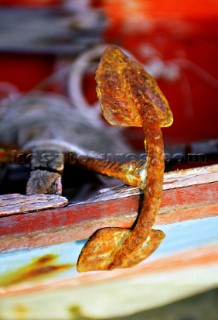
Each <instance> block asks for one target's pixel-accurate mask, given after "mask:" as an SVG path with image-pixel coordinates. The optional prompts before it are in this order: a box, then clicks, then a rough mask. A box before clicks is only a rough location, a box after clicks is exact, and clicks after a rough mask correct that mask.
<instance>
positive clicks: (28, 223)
mask: <svg viewBox="0 0 218 320" xmlns="http://www.w3.org/2000/svg"><path fill="white" fill-rule="evenodd" d="M214 167H216V168H217V166H211V167H210V168H209V170H210V172H212V171H213V170H214ZM216 168H215V169H216ZM205 170H206V169H205ZM205 170H204V173H203V174H202V177H203V178H202V180H201V181H203V183H204V182H205V179H207V181H208V179H210V181H213V180H214V179H216V172H215V178H214V175H213V174H212V173H211V175H209V178H207V177H205V175H206V173H205ZM186 172H188V173H189V176H193V175H191V174H190V170H189V171H188V170H186ZM194 172H196V170H194ZM177 174H178V173H177ZM195 175H196V173H195ZM183 176H184V180H183V183H187V184H191V183H192V181H194V178H190V180H189V179H187V180H186V179H185V177H186V175H183ZM175 177H176V173H175V175H174V177H173V179H174V178H175ZM177 178H178V177H177ZM174 180H175V179H174ZM201 181H200V182H201ZM175 184H176V182H174V185H175ZM106 194H107V196H106ZM139 198H140V193H139V190H138V189H137V188H129V187H123V188H121V189H113V190H110V192H108V193H107V192H104V193H101V194H100V195H99V197H96V198H95V199H93V200H90V201H87V202H83V203H78V204H74V205H69V206H67V207H64V208H60V209H58V208H56V209H50V210H43V211H40V212H30V213H28V214H16V215H14V216H13V215H12V216H8V217H2V218H1V219H0V235H1V241H0V250H1V252H5V251H8V250H19V248H33V247H38V246H46V245H50V244H55V243H63V242H69V241H73V240H81V239H86V238H88V237H89V236H90V235H92V234H93V233H94V232H95V231H96V230H98V229H99V228H103V227H108V226H120V227H130V226H131V225H132V224H133V223H134V221H135V218H136V216H137V212H138V207H139ZM217 215H218V182H215V181H214V182H211V183H204V184H198V185H189V186H187V187H185V186H183V187H179V188H174V189H168V190H164V192H163V197H162V204H161V208H160V212H159V215H158V217H157V220H156V225H160V224H169V223H174V222H179V221H185V220H193V219H201V218H205V217H212V216H217Z"/></svg>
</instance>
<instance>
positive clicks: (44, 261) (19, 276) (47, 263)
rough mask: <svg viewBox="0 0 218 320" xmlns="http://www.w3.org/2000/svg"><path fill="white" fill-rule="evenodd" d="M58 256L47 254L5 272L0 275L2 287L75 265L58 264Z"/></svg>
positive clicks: (64, 269)
mask: <svg viewBox="0 0 218 320" xmlns="http://www.w3.org/2000/svg"><path fill="white" fill-rule="evenodd" d="M57 258H58V256H57V255H54V254H46V255H44V256H41V257H39V258H36V259H33V260H32V261H31V262H30V263H28V264H27V265H24V266H22V267H20V268H18V269H16V270H13V271H9V272H6V273H4V274H3V275H1V276H0V287H7V286H12V285H16V284H19V283H23V282H27V281H37V280H39V279H41V278H44V277H45V278H48V277H49V276H51V275H53V274H55V273H58V272H62V271H66V270H68V269H70V268H72V267H74V265H73V264H58V263H57V261H56V260H57Z"/></svg>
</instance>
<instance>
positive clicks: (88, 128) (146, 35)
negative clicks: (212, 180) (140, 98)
mask: <svg viewBox="0 0 218 320" xmlns="http://www.w3.org/2000/svg"><path fill="white" fill-rule="evenodd" d="M217 26H218V1H217V0H183V1H176V0H164V1H162V0H128V1H125V0H119V1H116V0H65V1H64V0H59V1H58V0H0V159H1V161H2V162H3V158H1V150H3V151H4V150H12V149H16V148H21V149H23V148H25V146H26V144H27V143H28V142H31V141H32V139H34V138H35V137H39V138H40V139H42V140H43V139H45V138H46V139H47V138H51V139H53V138H56V139H59V141H60V144H61V143H63V142H67V143H70V144H76V145H78V146H79V147H83V148H85V149H89V150H94V151H99V152H112V153H116V152H118V153H120V152H124V153H127V152H135V153H136V154H141V153H142V152H144V145H143V132H142V131H141V130H140V129H136V128H130V129H129V128H128V129H122V130H121V129H120V130H119V129H117V128H116V129H112V128H110V126H108V125H107V124H106V123H105V122H104V120H103V118H102V117H101V114H100V109H99V105H98V102H97V97H96V92H95V87H96V83H95V70H96V68H97V66H98V63H99V59H100V57H101V54H102V52H103V51H104V49H105V48H106V47H107V45H108V44H115V45H118V46H120V47H122V48H124V49H125V50H126V51H127V52H129V54H132V55H133V56H134V57H135V58H136V59H137V60H138V61H139V62H140V63H141V64H143V65H144V67H145V68H146V70H147V71H148V72H149V73H150V74H151V75H152V76H153V77H154V78H155V79H156V80H157V82H158V84H159V86H160V88H161V89H162V91H163V92H164V94H165V95H166V97H167V99H168V101H169V104H170V106H171V109H172V111H173V114H174V124H173V125H172V126H171V127H170V128H165V129H163V134H164V142H165V148H166V153H167V154H168V159H166V170H174V169H177V168H189V167H193V166H200V165H208V164H213V163H217V160H218V140H217V138H218V125H217V119H218V59H217V57H218V27H217ZM190 154H195V155H196V157H192V158H190V157H188V155H190ZM190 159H192V160H191V161H190ZM21 168H22V170H21ZM28 174H29V164H26V163H23V164H22V167H21V164H16V163H14V164H12V165H11V164H10V165H5V163H4V165H2V164H0V193H9V192H21V193H25V186H26V181H27V177H28ZM72 177H73V178H72ZM83 179H84V180H83ZM104 183H105V181H102V180H99V179H98V177H96V176H94V175H93V174H92V173H89V174H87V172H86V173H85V174H84V172H83V174H82V172H81V171H78V168H76V169H73V168H72V166H69V167H68V166H67V165H66V167H65V174H64V177H63V186H64V195H66V196H67V197H68V198H69V199H71V198H73V200H74V201H75V200H76V201H78V200H81V199H84V198H87V197H90V195H92V192H93V190H92V189H93V185H97V187H98V188H100V187H102V186H103V185H104ZM107 183H108V182H107ZM85 184H86V185H87V184H88V185H89V187H88V188H87V187H85V188H84V192H81V191H79V192H78V190H82V188H83V187H84V185H85ZM109 184H110V183H109ZM20 310H21V311H20ZM18 311H19V312H20V313H19V312H18V313H19V315H18V318H19V319H22V306H21V309H19V310H18ZM70 312H71V317H72V319H91V317H90V318H89V317H85V316H83V315H82V314H81V312H80V310H79V309H78V308H77V307H74V308H72V310H70ZM216 315H217V290H215V289H214V290H211V291H210V292H206V293H202V294H199V295H198V296H195V297H192V298H188V299H185V300H182V301H180V302H174V303H173V302H172V304H169V305H167V306H163V307H160V308H156V309H153V310H150V311H149V310H148V311H145V312H138V313H136V314H135V315H132V316H123V317H119V319H123V320H124V319H126V320H127V319H129V320H130V319H147V318H148V319H152V320H155V319H162V320H163V319H164V320H165V319H172V320H201V319H202V320H203V319H205V318H206V319H207V320H215V319H216ZM69 317H70V316H69ZM114 319H115V318H114ZM116 319H118V318H116Z"/></svg>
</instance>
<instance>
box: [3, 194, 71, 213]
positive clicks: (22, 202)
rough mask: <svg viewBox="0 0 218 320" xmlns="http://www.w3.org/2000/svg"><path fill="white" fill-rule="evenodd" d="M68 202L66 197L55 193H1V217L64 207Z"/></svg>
mask: <svg viewBox="0 0 218 320" xmlns="http://www.w3.org/2000/svg"><path fill="white" fill-rule="evenodd" d="M67 204H68V200H67V199H66V198H65V197H61V196H58V195H53V194H34V195H29V196H25V195H22V194H17V193H13V194H4V195H0V217H1V216H9V215H12V214H18V213H21V212H22V213H27V212H31V211H39V210H45V209H51V208H58V207H63V206H66V205H67Z"/></svg>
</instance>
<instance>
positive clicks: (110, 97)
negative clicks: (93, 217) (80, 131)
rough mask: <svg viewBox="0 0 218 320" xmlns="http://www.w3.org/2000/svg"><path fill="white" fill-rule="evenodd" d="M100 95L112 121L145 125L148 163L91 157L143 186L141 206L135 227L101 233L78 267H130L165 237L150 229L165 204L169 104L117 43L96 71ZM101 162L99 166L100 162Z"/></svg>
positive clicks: (90, 243)
mask: <svg viewBox="0 0 218 320" xmlns="http://www.w3.org/2000/svg"><path fill="white" fill-rule="evenodd" d="M96 81H97V94H98V97H99V100H100V104H101V109H102V113H103V115H104V117H105V119H106V120H107V121H108V122H109V123H110V124H112V125H119V126H137V127H143V130H144V136H145V140H144V144H145V149H146V152H147V159H146V163H145V164H144V165H143V166H142V164H137V163H135V162H133V163H131V162H129V163H126V164H125V165H124V167H123V166H122V165H121V166H120V165H117V164H114V163H103V165H102V166H99V162H100V160H99V161H93V162H92V161H91V160H89V161H87V165H88V166H90V167H92V169H94V167H95V166H96V171H98V172H101V173H103V174H107V175H112V176H114V175H115V176H116V177H119V178H121V179H123V180H124V181H125V182H127V183H129V184H130V185H134V186H135V185H137V186H139V187H140V188H143V189H145V192H144V200H143V204H142V208H141V210H140V212H139V215H138V218H137V221H136V223H135V225H134V226H133V228H131V229H123V228H105V229H101V230H99V231H97V232H96V233H95V234H94V235H93V236H92V237H91V239H90V240H89V241H88V242H87V244H86V245H85V247H84V248H83V250H82V252H81V254H80V257H79V259H78V265H77V267H78V270H79V271H90V270H110V269H114V268H125V267H131V266H133V265H135V264H137V263H139V262H140V261H141V260H143V259H145V258H146V257H148V256H149V255H150V254H151V253H152V252H153V251H154V250H155V249H156V248H157V247H158V246H159V244H160V242H161V241H162V240H163V238H164V233H163V232H162V231H160V230H152V229H151V228H152V226H153V224H154V222H155V218H156V216H157V213H158V209H159V206H160V203H161V195H162V185H163V173H164V146H163V139H162V133H161V127H164V126H170V125H171V124H172V122H173V116H172V112H171V110H170V108H169V105H168V102H167V100H166V98H165V97H164V95H163V94H162V92H161V91H160V89H159V87H158V85H157V83H156V81H155V80H154V79H153V78H152V77H151V76H150V75H149V74H148V73H147V72H146V71H145V70H144V69H143V67H141V66H140V65H139V64H138V63H136V62H135V61H133V60H131V59H130V58H129V57H127V56H126V55H125V54H124V53H123V52H122V51H121V50H119V49H118V48H116V47H113V46H112V47H109V48H108V49H107V50H106V51H105V52H104V54H103V56H102V59H101V62H100V65H99V67H98V70H97V73H96ZM97 165H98V166H97ZM145 185H146V187H145Z"/></svg>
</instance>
